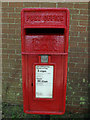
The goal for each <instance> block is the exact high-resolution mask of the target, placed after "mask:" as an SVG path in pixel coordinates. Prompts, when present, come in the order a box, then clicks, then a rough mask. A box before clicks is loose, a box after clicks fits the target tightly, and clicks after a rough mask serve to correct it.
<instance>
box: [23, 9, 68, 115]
mask: <svg viewBox="0 0 90 120" xmlns="http://www.w3.org/2000/svg"><path fill="white" fill-rule="evenodd" d="M68 36H69V11H68V9H66V8H24V9H22V11H21V44H22V78H23V101H24V102H23V104H24V105H23V106H24V112H25V113H28V114H48V115H50V114H53V115H61V114H64V112H65V100H66V83H67V59H68ZM44 55H46V56H48V58H45V57H46V56H44ZM37 65H39V66H53V68H54V69H53V87H52V88H53V90H52V91H53V95H52V97H51V98H49V97H45V98H42V97H40V98H38V97H36V68H35V67H36V66H37ZM47 73H48V74H50V73H49V72H47ZM42 78H43V77H41V79H42ZM44 79H45V78H44ZM46 81H47V82H49V80H46ZM41 91H42V89H41Z"/></svg>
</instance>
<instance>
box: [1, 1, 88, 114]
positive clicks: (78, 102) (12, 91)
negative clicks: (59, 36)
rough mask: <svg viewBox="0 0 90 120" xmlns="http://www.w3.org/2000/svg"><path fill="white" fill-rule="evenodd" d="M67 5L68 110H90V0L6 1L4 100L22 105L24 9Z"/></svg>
mask: <svg viewBox="0 0 90 120" xmlns="http://www.w3.org/2000/svg"><path fill="white" fill-rule="evenodd" d="M27 7H29V8H31V7H58V8H62V7H66V8H68V9H69V10H70V30H69V31H70V32H69V56H68V79H67V97H66V111H68V112H78V113H80V112H81V113H84V112H87V109H88V104H89V103H88V30H87V28H88V3H81V2H80V3H78V2H77V3H74V2H71V3H63V2H62V3H44V2H43V3H40V2H37V3H36V2H31V3H30V2H29V3H27V2H25V3H23V2H21V3H20V2H16V3H15V2H3V3H2V23H3V24H2V36H3V39H2V41H3V43H2V47H3V56H2V58H3V64H2V66H3V80H2V82H3V89H2V90H3V102H8V103H12V104H22V103H23V102H22V101H23V98H22V75H21V72H22V69H21V26H20V25H21V21H20V20H21V19H20V17H21V16H20V12H21V9H22V8H27Z"/></svg>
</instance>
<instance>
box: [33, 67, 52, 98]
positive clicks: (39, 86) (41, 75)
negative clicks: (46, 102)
mask: <svg viewBox="0 0 90 120" xmlns="http://www.w3.org/2000/svg"><path fill="white" fill-rule="evenodd" d="M35 84H36V93H35V95H36V98H53V66H51V65H50V66H49V65H36V78H35Z"/></svg>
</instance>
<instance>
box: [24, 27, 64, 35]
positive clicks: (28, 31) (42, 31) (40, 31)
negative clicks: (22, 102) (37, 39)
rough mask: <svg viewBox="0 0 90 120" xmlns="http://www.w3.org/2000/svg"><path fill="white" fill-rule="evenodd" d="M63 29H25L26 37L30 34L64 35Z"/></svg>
mask: <svg viewBox="0 0 90 120" xmlns="http://www.w3.org/2000/svg"><path fill="white" fill-rule="evenodd" d="M64 31H65V29H64V28H26V29H25V33H26V35H31V34H60V35H64Z"/></svg>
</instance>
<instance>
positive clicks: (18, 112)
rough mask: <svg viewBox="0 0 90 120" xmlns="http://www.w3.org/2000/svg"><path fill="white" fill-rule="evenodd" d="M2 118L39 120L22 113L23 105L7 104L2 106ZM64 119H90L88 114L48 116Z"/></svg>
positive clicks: (53, 118)
mask: <svg viewBox="0 0 90 120" xmlns="http://www.w3.org/2000/svg"><path fill="white" fill-rule="evenodd" d="M2 117H3V118H12V119H13V120H14V119H15V120H16V118H23V119H25V120H26V118H27V119H33V120H41V119H40V115H34V114H33V115H31V114H26V113H24V112H23V105H11V104H7V103H3V104H2ZM63 118H66V119H72V120H74V119H77V120H80V119H81V120H84V119H85V118H90V115H88V114H79V113H74V114H72V113H65V114H64V115H50V120H62V119H63Z"/></svg>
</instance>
